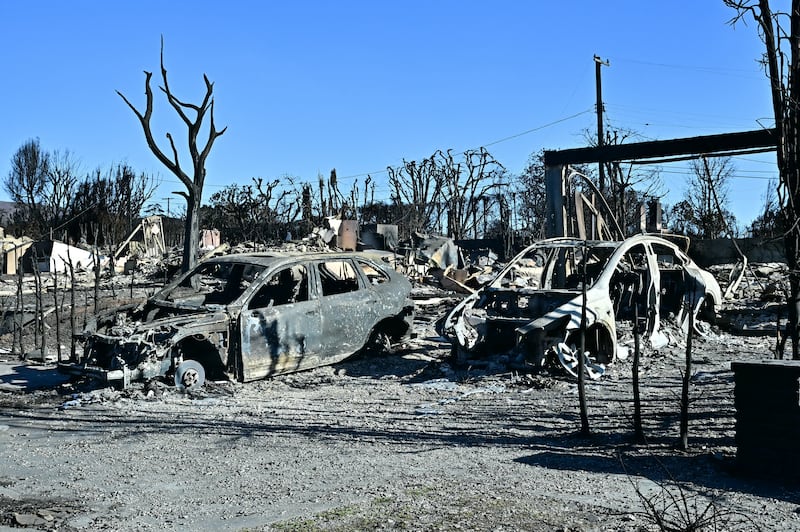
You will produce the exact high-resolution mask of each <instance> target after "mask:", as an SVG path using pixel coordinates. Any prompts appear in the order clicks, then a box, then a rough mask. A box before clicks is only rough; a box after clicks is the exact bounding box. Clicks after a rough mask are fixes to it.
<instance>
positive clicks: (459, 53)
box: [0, 0, 785, 224]
mask: <svg viewBox="0 0 800 532" xmlns="http://www.w3.org/2000/svg"><path fill="white" fill-rule="evenodd" d="M773 3H774V2H773ZM782 3H785V2H779V3H778V4H776V7H778V6H779V5H781V4H782ZM732 15H733V13H732V11H731V10H730V9H728V8H726V7H725V6H724V5H723V3H722V0H700V1H698V0H673V1H670V2H664V1H660V2H656V1H653V0H627V1H622V0H619V1H613V0H609V1H605V2H597V1H588V0H586V1H573V0H562V1H560V2H544V1H533V0H530V1H522V0H517V1H504V0H499V1H493V2H476V1H470V0H463V1H455V0H443V1H421V0H419V1H416V0H410V1H404V2H381V1H372V2H366V1H362V2H356V1H346V0H341V1H338V2H333V1H307V0H297V1H294V2H268V1H264V2H257V1H251V2H247V1H236V0H232V1H228V2H224V3H223V2H205V1H194V2H162V1H159V2H154V1H150V0H139V1H137V2H90V1H80V0H72V1H69V2H56V1H42V2H14V1H5V2H0V19H1V20H3V21H4V24H3V31H2V32H0V54H2V55H0V57H1V58H2V59H0V63H1V64H2V70H3V73H4V75H3V82H2V83H0V116H2V127H0V177H2V178H4V177H5V176H6V175H8V171H9V169H10V164H9V161H10V159H11V157H12V155H13V154H14V152H15V151H16V150H17V149H18V148H19V146H20V145H21V144H22V143H23V142H25V141H26V140H27V139H30V138H34V137H38V138H39V140H40V142H41V145H42V147H43V148H44V149H47V150H56V149H57V150H62V151H63V150H69V151H70V152H72V153H73V154H74V155H75V156H76V157H77V158H78V159H79V160H80V162H81V165H82V169H83V170H84V171H85V172H88V171H91V170H93V169H95V168H97V167H101V168H107V167H108V166H109V165H110V164H112V163H115V162H127V163H129V164H130V165H131V166H133V168H134V169H136V170H137V171H144V172H148V173H152V174H157V175H159V176H160V178H161V180H162V185H161V187H160V189H159V191H158V193H157V195H156V197H155V199H156V200H158V201H162V200H163V198H166V197H167V196H170V195H171V194H170V192H171V191H173V190H181V189H182V185H180V183H179V182H178V181H177V179H176V178H175V177H174V176H172V175H171V174H169V173H168V172H167V170H166V169H165V168H163V167H162V166H161V165H160V163H158V161H157V160H156V159H155V157H154V156H153V155H152V153H151V152H150V151H149V149H148V147H147V145H146V143H145V140H144V137H143V135H142V131H141V128H140V126H139V123H138V121H137V119H136V118H135V116H134V115H133V113H132V112H131V111H130V109H128V107H127V106H126V105H125V104H124V102H123V101H122V100H121V99H120V97H119V96H118V95H117V94H116V93H115V91H116V90H120V91H121V92H123V93H124V94H125V95H126V96H127V97H128V98H129V99H130V100H131V101H132V102H133V103H134V104H135V105H137V106H139V107H142V106H143V105H144V101H145V99H144V74H143V71H144V70H149V71H153V72H154V82H155V81H156V79H157V76H158V72H159V47H160V37H161V35H163V36H164V42H165V49H164V56H165V66H166V68H167V70H168V76H169V81H170V87H171V88H172V90H173V92H174V93H175V94H176V95H177V96H178V97H179V98H181V99H183V100H185V101H192V102H199V101H200V99H201V98H202V96H203V94H204V85H203V74H204V73H205V74H207V75H208V77H209V78H210V79H211V80H212V81H213V82H214V83H215V91H214V92H215V99H216V113H215V119H216V123H217V125H218V127H223V126H227V127H228V130H227V132H226V133H225V134H224V135H223V136H222V137H220V138H219V139H217V142H216V143H215V145H214V148H213V150H212V153H211V155H210V157H209V159H208V164H207V169H208V177H207V181H206V189H205V193H204V199H207V198H208V197H209V196H210V195H211V194H212V193H213V192H215V191H216V190H219V189H220V188H221V187H223V186H225V185H227V184H230V183H242V184H244V183H250V178H251V177H256V176H258V177H263V178H265V179H274V178H281V177H283V176H295V177H296V178H298V179H299V180H301V181H304V180H305V181H310V182H315V181H316V179H317V175H318V174H322V175H324V176H327V175H328V174H329V173H330V171H331V169H332V168H336V171H337V174H338V176H339V180H340V183H341V188H342V189H343V190H346V189H349V187H350V185H351V184H352V183H353V182H354V181H355V180H358V181H359V182H360V183H363V181H364V179H365V177H366V174H368V173H369V174H371V175H372V176H373V178H374V179H375V180H377V181H378V187H377V189H376V197H377V198H378V199H383V198H388V195H389V189H388V186H387V185H386V172H385V169H386V167H387V166H395V165H398V164H400V163H401V162H402V160H403V159H406V160H414V159H417V160H418V159H421V158H424V157H427V156H429V155H431V154H432V153H434V152H435V151H436V150H438V149H444V150H446V149H453V150H455V151H462V150H465V149H469V148H478V147H480V146H486V147H487V149H489V151H490V152H491V153H492V155H494V157H495V158H496V159H497V160H498V161H500V162H501V163H502V164H503V165H504V166H505V167H506V168H507V169H508V170H509V171H510V172H511V173H512V174H514V173H519V172H520V171H521V170H522V169H523V168H524V166H525V163H526V161H527V159H528V157H529V156H530V155H531V154H532V153H535V152H538V151H539V150H541V149H543V148H544V149H559V148H573V147H580V146H584V145H585V144H586V140H585V138H584V132H585V131H587V130H588V131H590V132H592V133H593V132H594V131H595V127H596V117H595V115H594V105H595V78H594V69H595V64H594V60H593V55H594V54H597V55H599V56H600V57H602V58H603V59H607V60H609V61H610V66H609V67H603V69H602V70H603V71H602V76H603V78H602V79H603V100H604V103H605V106H606V120H607V122H606V123H607V126H606V127H619V128H623V129H630V130H634V131H636V132H638V133H639V134H640V135H641V137H640V139H641V140H651V139H667V138H675V137H689V136H696V135H707V134H716V133H726V132H734V131H745V130H751V129H758V128H759V127H761V125H764V126H767V127H769V126H771V124H772V123H773V120H772V119H771V118H770V113H771V104H770V99H769V90H768V89H769V87H768V84H767V81H766V78H765V77H764V74H763V71H762V69H761V67H760V65H759V64H758V59H759V58H760V56H761V54H762V50H763V45H762V44H761V42H760V41H759V39H758V35H757V33H756V30H755V27H754V25H753V24H752V23H749V24H748V25H747V26H744V25H741V24H740V25H737V26H736V27H735V28H734V27H731V26H730V25H729V24H728V21H729V20H730V19H731V17H732ZM154 86H155V83H154ZM159 96H160V93H157V94H156V97H157V99H156V107H155V118H154V130H155V133H156V138H157V139H160V140H162V141H164V140H165V139H164V134H165V133H166V132H167V131H172V132H173V134H174V136H175V138H176V140H178V141H182V140H183V139H185V128H183V127H182V125H181V124H180V123H178V122H177V121H176V120H175V117H174V112H173V111H172V110H171V108H169V107H168V106H167V104H166V101H165V100H164V99H162V98H159ZM569 117H572V118H569ZM551 124H552V125H551ZM164 146H166V145H165V144H164ZM185 159H186V156H184V160H185ZM734 164H735V168H736V172H735V176H734V178H733V180H732V182H731V190H730V200H731V201H730V207H731V209H732V210H733V211H734V213H735V214H736V215H737V218H738V219H739V221H740V223H742V224H744V223H748V222H749V221H750V220H752V218H753V217H755V216H756V215H757V214H758V213H759V212H760V210H761V208H762V206H763V196H764V194H765V191H766V189H767V186H768V185H769V179H770V178H774V177H776V176H777V172H776V169H775V158H774V154H771V153H766V154H759V155H748V156H746V157H739V158H736V159H735V161H734ZM687 168H688V163H680V164H672V165H669V166H665V167H664V168H663V170H664V171H663V173H662V177H663V181H664V189H665V190H666V191H667V197H666V199H665V201H666V202H667V203H674V202H676V201H678V200H679V199H680V198H681V196H682V195H683V194H684V190H685V177H684V176H685V175H686V172H687ZM172 198H173V200H172V201H174V202H179V201H182V200H180V199H179V198H178V197H176V196H174V195H172ZM0 199H7V194H6V193H5V192H4V191H3V192H0ZM162 202H163V203H165V200H163V201H162ZM173 205H175V203H173Z"/></svg>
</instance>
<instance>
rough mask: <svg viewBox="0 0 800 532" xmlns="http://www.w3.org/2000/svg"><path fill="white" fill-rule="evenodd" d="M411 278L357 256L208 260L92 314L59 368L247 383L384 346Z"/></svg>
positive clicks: (393, 335)
mask: <svg viewBox="0 0 800 532" xmlns="http://www.w3.org/2000/svg"><path fill="white" fill-rule="evenodd" d="M410 291H411V285H410V283H409V282H408V280H407V279H406V278H405V277H403V276H401V275H400V274H398V273H397V272H395V271H394V270H392V269H390V268H389V267H387V266H385V265H384V264H383V263H382V262H380V261H377V260H373V259H371V258H369V257H367V256H365V255H363V254H360V253H318V254H303V255H299V254H298V255H292V254H277V253H275V254H266V253H264V254H239V255H228V256H223V257H218V258H213V259H209V260H207V261H204V262H201V263H200V264H199V265H197V267H195V268H194V269H193V270H191V271H189V272H188V273H186V274H183V275H181V276H179V277H178V278H176V279H175V280H174V281H172V282H171V283H169V284H168V285H167V286H165V287H164V288H163V289H162V290H160V291H159V292H157V293H156V294H155V295H154V296H153V297H151V298H149V299H148V300H147V301H146V302H145V303H144V304H141V305H139V306H137V307H134V308H128V309H124V308H123V309H115V310H114V311H113V312H109V313H107V314H106V315H104V316H98V317H97V320H96V321H97V322H96V323H95V324H90V326H88V327H87V330H86V331H85V332H84V339H85V344H84V353H83V357H82V359H81V360H80V361H79V363H77V364H64V365H62V366H61V369H62V371H65V372H67V373H72V374H80V375H90V376H94V377H96V378H100V379H102V380H104V381H107V382H109V383H114V384H119V385H121V386H122V387H125V386H127V385H128V384H129V383H130V382H131V381H134V380H145V379H150V378H154V377H168V378H169V377H172V378H173V379H174V382H175V384H176V385H178V386H182V387H191V386H199V385H202V384H203V383H204V381H205V379H206V376H208V377H209V378H211V379H225V378H228V379H235V380H239V381H252V380H255V379H261V378H264V377H268V376H272V375H279V374H283V373H289V372H294V371H299V370H303V369H308V368H313V367H316V366H321V365H327V364H333V363H336V362H338V361H341V360H343V359H345V358H347V357H349V356H351V355H353V354H354V353H357V352H359V351H362V350H369V349H383V348H388V347H389V346H390V345H391V343H392V342H396V341H398V340H400V339H401V338H402V337H403V336H404V335H407V334H408V333H409V332H410V328H411V322H412V320H413V308H414V307H413V302H412V301H411V299H410V298H409V294H410Z"/></svg>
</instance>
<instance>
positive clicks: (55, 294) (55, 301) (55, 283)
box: [53, 269, 64, 364]
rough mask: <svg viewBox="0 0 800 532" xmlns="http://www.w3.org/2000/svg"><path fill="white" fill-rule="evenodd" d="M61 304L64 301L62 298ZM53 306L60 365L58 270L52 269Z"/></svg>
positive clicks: (57, 358)
mask: <svg viewBox="0 0 800 532" xmlns="http://www.w3.org/2000/svg"><path fill="white" fill-rule="evenodd" d="M61 302H62V303H63V302H64V300H63V298H62V300H61ZM53 305H54V306H55V307H54V312H55V316H56V360H58V363H59V364H60V363H61V311H60V310H59V308H58V270H57V269H53Z"/></svg>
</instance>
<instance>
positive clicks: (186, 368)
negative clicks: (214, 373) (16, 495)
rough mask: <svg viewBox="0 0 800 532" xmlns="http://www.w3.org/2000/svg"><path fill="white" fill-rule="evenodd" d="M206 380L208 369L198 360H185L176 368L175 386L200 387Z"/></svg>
mask: <svg viewBox="0 0 800 532" xmlns="http://www.w3.org/2000/svg"><path fill="white" fill-rule="evenodd" d="M205 382H206V370H205V369H204V368H203V365H202V364H200V363H199V362H198V361H196V360H184V361H183V362H181V363H180V364H179V365H178V367H177V368H175V386H177V387H178V388H181V389H187V388H199V387H201V386H202V385H203V384H205Z"/></svg>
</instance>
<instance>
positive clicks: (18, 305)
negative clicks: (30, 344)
mask: <svg viewBox="0 0 800 532" xmlns="http://www.w3.org/2000/svg"><path fill="white" fill-rule="evenodd" d="M22 269H23V268H22V259H20V260H19V261H18V264H17V301H16V302H15V303H14V338H15V340H17V341H18V343H17V346H18V347H19V358H20V360H24V359H25V348H24V344H23V339H22V327H23V325H24V323H25V321H24V314H25V300H24V299H23V293H22V292H23V290H22V281H23V279H22V275H23V274H22Z"/></svg>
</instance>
